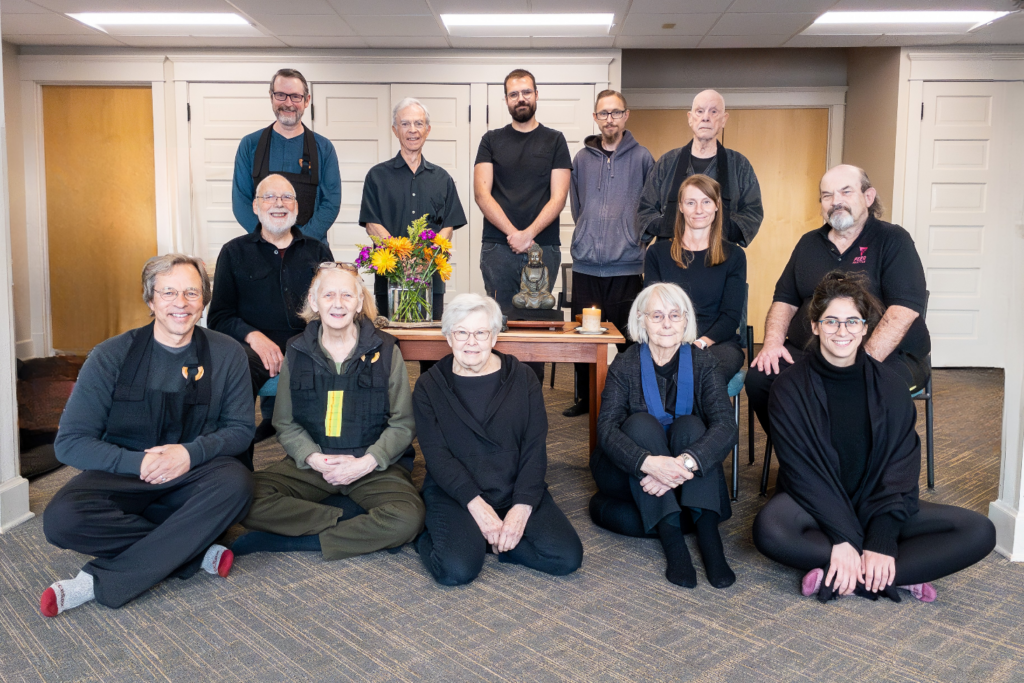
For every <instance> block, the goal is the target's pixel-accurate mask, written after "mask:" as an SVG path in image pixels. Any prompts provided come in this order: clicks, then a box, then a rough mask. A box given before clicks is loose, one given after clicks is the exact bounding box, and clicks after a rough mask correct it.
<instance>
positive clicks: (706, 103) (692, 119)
mask: <svg viewBox="0 0 1024 683" xmlns="http://www.w3.org/2000/svg"><path fill="white" fill-rule="evenodd" d="M686 120H687V121H688V122H689V124H690V130H692V131H693V137H694V139H696V140H698V141H700V142H702V143H708V142H710V141H711V140H714V139H715V138H717V137H718V134H719V133H721V132H722V129H723V128H725V123H726V121H728V120H729V114H727V113H726V111H725V99H724V98H723V97H722V95H721V94H719V93H718V91H716V90H702V91H701V92H699V93H697V96H696V97H694V98H693V106H692V107H691V108H690V111H689V112H688V113H687V114H686Z"/></svg>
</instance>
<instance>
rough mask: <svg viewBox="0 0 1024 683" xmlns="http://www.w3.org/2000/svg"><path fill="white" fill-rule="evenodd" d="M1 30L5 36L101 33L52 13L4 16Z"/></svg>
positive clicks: (0, 25) (0, 23) (0, 26)
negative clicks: (10, 34)
mask: <svg viewBox="0 0 1024 683" xmlns="http://www.w3.org/2000/svg"><path fill="white" fill-rule="evenodd" d="M0 28H2V29H3V32H4V35H7V34H9V33H19V34H33V33H34V34H36V35H40V34H49V35H57V34H60V33H69V34H73V35H74V34H78V35H81V34H94V33H101V31H97V30H96V29H93V28H89V27H88V26H86V25H85V24H82V23H80V22H77V21H75V20H73V19H68V18H67V17H65V16H61V15H60V14H54V13H52V12H47V13H46V14H12V15H10V16H8V15H4V18H3V21H2V22H0Z"/></svg>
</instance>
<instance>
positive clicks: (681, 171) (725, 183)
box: [658, 141, 732, 239]
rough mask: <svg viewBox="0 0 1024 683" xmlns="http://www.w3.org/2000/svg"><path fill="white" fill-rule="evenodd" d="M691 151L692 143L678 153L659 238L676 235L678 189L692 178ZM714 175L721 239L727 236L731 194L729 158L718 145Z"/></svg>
mask: <svg viewBox="0 0 1024 683" xmlns="http://www.w3.org/2000/svg"><path fill="white" fill-rule="evenodd" d="M692 150H693V142H692V141H691V142H689V143H687V145H686V146H685V147H683V149H682V150H681V151H680V153H679V159H678V161H677V162H676V173H675V175H674V176H672V185H671V186H670V187H671V190H672V191H671V192H669V195H668V203H667V204H666V205H665V213H664V214H662V218H661V230H660V232H659V235H658V236H659V237H664V238H668V239H671V238H672V237H673V236H674V235H675V233H676V214H677V213H679V188H680V187H682V185H683V181H684V180H686V179H687V178H689V177H690V176H692V175H693V174H694V173H693V164H692V159H693V157H692ZM715 175H716V176H718V178H717V180H718V185H719V187H720V188H721V193H722V237H723V238H725V235H728V234H729V203H730V200H731V198H732V192H731V189H730V187H729V157H728V156H726V154H725V147H724V146H723V145H722V143H718V151H717V152H716V153H715Z"/></svg>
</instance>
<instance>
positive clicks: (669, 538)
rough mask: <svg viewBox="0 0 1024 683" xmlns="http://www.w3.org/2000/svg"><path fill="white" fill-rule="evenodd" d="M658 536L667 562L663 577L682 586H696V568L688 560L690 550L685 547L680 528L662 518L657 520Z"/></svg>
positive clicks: (684, 538) (684, 539)
mask: <svg viewBox="0 0 1024 683" xmlns="http://www.w3.org/2000/svg"><path fill="white" fill-rule="evenodd" d="M658 538H660V539H661V547H662V548H664V549H665V560H666V561H667V562H668V567H667V568H666V569H665V578H666V579H668V580H669V581H670V582H671V583H674V584H675V585H677V586H682V587H683V588H696V587H697V570H696V569H694V568H693V562H692V561H691V560H690V550H689V549H688V548H687V547H686V537H684V536H683V531H682V529H680V528H679V527H677V526H673V525H672V524H669V523H668V520H665V519H663V520H661V521H660V522H658Z"/></svg>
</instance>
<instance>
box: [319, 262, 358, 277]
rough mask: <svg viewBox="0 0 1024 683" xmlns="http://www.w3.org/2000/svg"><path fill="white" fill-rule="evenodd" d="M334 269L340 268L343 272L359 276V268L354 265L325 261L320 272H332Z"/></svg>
mask: <svg viewBox="0 0 1024 683" xmlns="http://www.w3.org/2000/svg"><path fill="white" fill-rule="evenodd" d="M332 268H340V269H341V270H347V271H349V272H350V273H356V274H357V275H358V274H359V268H358V267H356V264H354V263H344V262H342V261H324V262H323V263H321V264H320V266H319V269H320V270H330V269H332Z"/></svg>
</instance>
